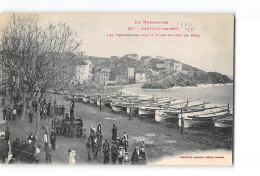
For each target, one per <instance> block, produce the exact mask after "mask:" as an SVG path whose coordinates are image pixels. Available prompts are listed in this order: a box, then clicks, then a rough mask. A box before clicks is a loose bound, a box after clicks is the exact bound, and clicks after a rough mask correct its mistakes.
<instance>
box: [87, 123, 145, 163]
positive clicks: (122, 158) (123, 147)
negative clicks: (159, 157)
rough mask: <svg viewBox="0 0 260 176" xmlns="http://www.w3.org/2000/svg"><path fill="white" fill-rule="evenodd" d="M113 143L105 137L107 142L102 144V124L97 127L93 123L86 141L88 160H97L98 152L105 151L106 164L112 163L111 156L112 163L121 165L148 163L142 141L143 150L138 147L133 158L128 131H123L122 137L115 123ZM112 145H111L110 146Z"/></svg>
mask: <svg viewBox="0 0 260 176" xmlns="http://www.w3.org/2000/svg"><path fill="white" fill-rule="evenodd" d="M111 131H112V140H111V141H112V143H111V144H110V143H109V142H108V141H109V140H108V139H105V142H104V143H103V144H102V140H103V136H102V130H101V125H100V124H99V125H98V127H97V128H95V126H94V125H93V126H92V127H91V129H90V135H89V137H88V140H87V143H86V149H87V154H88V156H87V160H88V161H93V160H94V161H95V160H96V159H97V155H98V152H101V151H102V152H103V156H104V157H103V158H104V161H103V163H104V164H109V163H110V156H111V161H112V164H113V165H115V164H117V163H118V164H119V165H128V164H130V162H131V164H132V165H144V164H146V155H145V146H144V143H143V142H142V146H141V150H140V151H139V147H136V148H135V150H134V152H133V154H132V156H131V158H130V157H129V153H128V149H129V137H128V135H127V134H126V132H124V133H123V136H122V137H121V138H120V137H119V136H118V133H117V127H116V125H115V124H113V127H112V130H111ZM110 146H111V147H110Z"/></svg>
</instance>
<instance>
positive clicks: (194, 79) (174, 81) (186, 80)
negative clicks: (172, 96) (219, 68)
mask: <svg viewBox="0 0 260 176" xmlns="http://www.w3.org/2000/svg"><path fill="white" fill-rule="evenodd" d="M226 83H232V80H231V79H229V78H228V77H227V76H226V75H222V74H220V73H217V72H205V71H190V72H189V71H186V72H175V73H174V74H172V75H170V76H169V77H167V78H164V79H162V80H159V81H154V82H147V83H145V84H144V85H143V86H142V88H143V89H167V88H170V87H173V86H180V87H186V86H197V85H198V84H226Z"/></svg>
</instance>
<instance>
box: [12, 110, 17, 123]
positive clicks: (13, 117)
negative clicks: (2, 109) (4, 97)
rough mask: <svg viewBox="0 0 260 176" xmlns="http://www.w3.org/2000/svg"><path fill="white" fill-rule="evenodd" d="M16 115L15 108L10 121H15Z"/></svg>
mask: <svg viewBox="0 0 260 176" xmlns="http://www.w3.org/2000/svg"><path fill="white" fill-rule="evenodd" d="M16 115H17V111H16V108H14V109H13V111H12V120H16Z"/></svg>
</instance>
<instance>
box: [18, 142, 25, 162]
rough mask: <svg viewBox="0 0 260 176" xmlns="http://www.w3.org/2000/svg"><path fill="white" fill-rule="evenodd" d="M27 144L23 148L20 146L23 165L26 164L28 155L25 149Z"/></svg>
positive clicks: (22, 145)
mask: <svg viewBox="0 0 260 176" xmlns="http://www.w3.org/2000/svg"><path fill="white" fill-rule="evenodd" d="M26 145H27V144H26V143H22V144H21V146H20V148H19V149H20V161H21V162H22V163H25V162H26V153H25V148H26Z"/></svg>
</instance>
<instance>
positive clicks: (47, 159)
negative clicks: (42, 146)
mask: <svg viewBox="0 0 260 176" xmlns="http://www.w3.org/2000/svg"><path fill="white" fill-rule="evenodd" d="M45 163H46V164H51V149H50V147H49V146H48V145H47V148H46V156H45Z"/></svg>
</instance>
